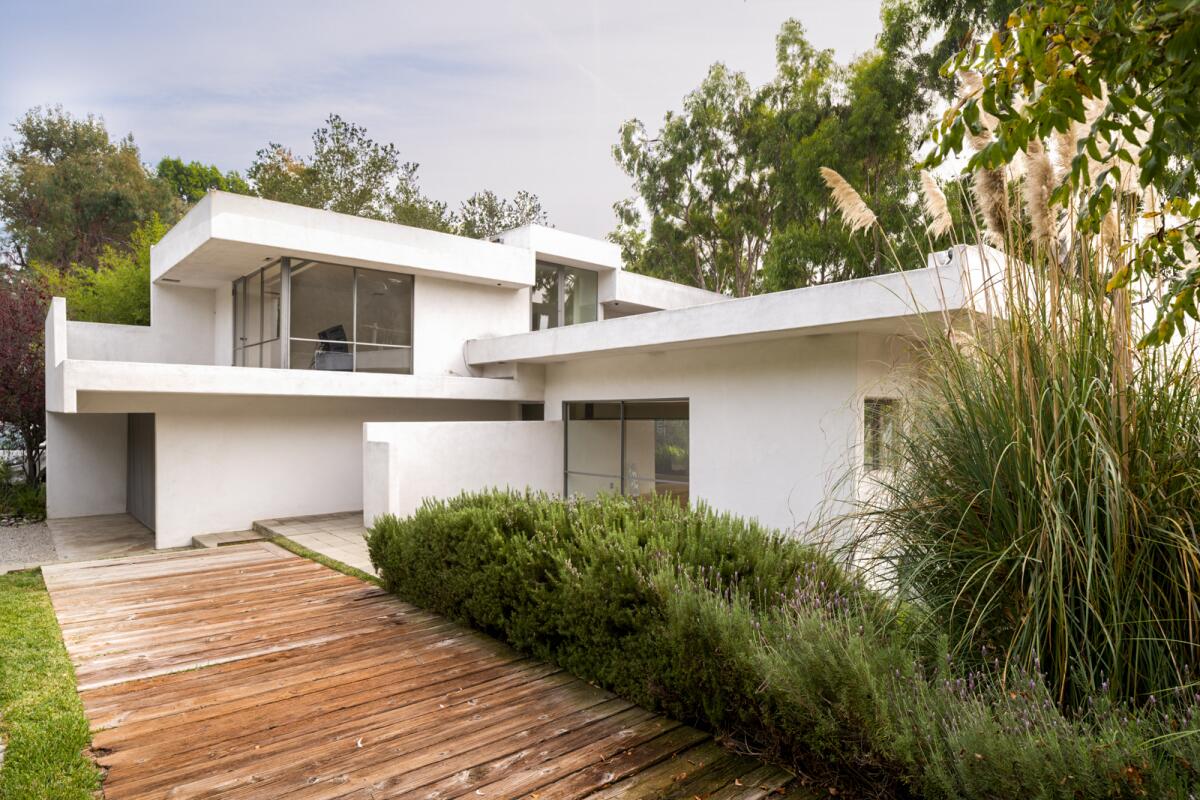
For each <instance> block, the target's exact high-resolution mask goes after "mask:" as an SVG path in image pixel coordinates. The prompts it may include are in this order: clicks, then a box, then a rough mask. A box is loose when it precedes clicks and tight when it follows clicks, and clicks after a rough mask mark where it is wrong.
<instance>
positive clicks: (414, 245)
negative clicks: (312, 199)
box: [150, 191, 534, 289]
mask: <svg viewBox="0 0 1200 800" xmlns="http://www.w3.org/2000/svg"><path fill="white" fill-rule="evenodd" d="M281 256H289V257H292V258H301V259H311V260H314V261H328V262H331V263H336V264H346V265H349V266H355V267H366V268H370V269H379V270H385V271H394V272H406V273H410V274H415V275H431V276H436V277H440V278H448V279H451V280H460V281H467V282H471V283H481V284H488V285H493V286H507V287H510V288H514V289H516V288H521V287H526V286H531V285H533V280H534V256H533V253H532V252H531V251H530V250H528V249H524V248H521V247H511V246H507V245H504V244H498V243H496V242H486V241H481V240H479V239H470V238H467V237H465V236H454V235H452V234H448V233H439V232H437V231H428V230H423V229H421V228H411V227H409V226H407V225H396V224H393V223H390V222H380V221H378V220H373V219H365V218H363V217H355V216H351V215H349V214H338V213H335V212H332V211H324V210H321V209H314V208H306V207H304V206H295V205H290V204H288V203H277V202H274V201H271V200H263V199H261V198H258V197H246V196H244V195H237V194H229V193H228V192H218V191H212V192H209V193H208V194H206V195H205V196H204V198H203V199H201V200H200V202H199V203H197V204H196V205H195V206H194V207H193V208H192V209H191V210H190V211H188V213H187V215H185V216H184V218H183V219H182V220H180V221H179V223H178V224H176V225H175V227H173V228H171V230H169V231H168V232H167V234H166V236H164V237H163V238H162V241H160V242H159V243H158V244H157V245H155V246H154V248H153V249H152V250H151V254H150V276H151V280H153V281H155V282H166V283H179V284H182V285H184V286H194V287H202V288H218V287H221V286H225V285H228V284H229V283H230V282H231V281H233V280H235V279H237V278H240V277H241V276H243V275H246V274H248V273H250V272H253V271H254V270H256V269H258V268H259V267H261V266H263V265H264V264H266V263H267V262H270V261H273V260H275V259H277V258H279V257H281Z"/></svg>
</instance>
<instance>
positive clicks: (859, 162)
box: [612, 20, 926, 296]
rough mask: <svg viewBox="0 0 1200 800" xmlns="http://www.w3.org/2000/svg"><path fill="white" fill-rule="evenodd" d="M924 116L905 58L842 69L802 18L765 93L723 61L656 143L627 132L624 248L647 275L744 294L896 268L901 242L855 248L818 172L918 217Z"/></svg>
mask: <svg viewBox="0 0 1200 800" xmlns="http://www.w3.org/2000/svg"><path fill="white" fill-rule="evenodd" d="M925 108H926V105H925V103H924V102H923V101H922V100H921V99H920V94H919V91H918V87H917V81H916V76H915V74H914V72H913V71H912V70H911V69H910V68H908V66H907V65H906V64H905V62H903V61H902V60H901V59H900V58H898V56H897V54H896V53H895V52H892V51H890V50H884V49H880V50H875V51H872V52H870V53H868V54H866V55H864V56H863V57H861V58H859V59H858V60H856V61H855V62H853V63H852V64H850V65H849V66H840V65H838V64H837V63H836V62H835V60H834V57H833V53H832V51H830V50H821V49H818V48H816V47H814V46H813V45H812V43H811V42H810V41H809V40H808V39H807V37H806V36H805V33H804V28H803V26H802V25H801V24H800V23H799V22H798V21H796V20H789V21H788V22H786V23H784V25H783V27H782V28H781V30H780V32H779V35H778V37H777V38H776V76H775V77H774V79H773V80H771V81H769V82H767V83H766V84H764V85H762V86H758V87H754V86H751V85H750V83H749V81H748V80H747V79H746V76H745V75H744V74H743V73H740V72H737V71H734V70H731V69H730V68H729V67H727V66H726V65H724V64H714V65H713V66H712V67H711V68H710V69H709V72H708V75H707V76H706V77H705V79H704V81H703V82H702V83H701V84H700V86H699V87H698V88H697V89H695V90H694V91H693V92H691V93H690V94H689V95H688V96H687V97H685V98H684V101H683V107H682V110H681V111H680V112H668V113H667V114H666V116H665V117H664V119H663V123H662V126H661V128H659V129H658V130H657V131H656V132H653V133H651V132H650V131H649V130H648V129H647V126H646V125H645V124H644V123H643V122H641V121H640V120H636V119H634V120H629V121H628V122H626V123H625V124H624V125H623V126H622V128H621V131H620V139H619V141H618V143H617V145H616V146H615V147H614V148H613V154H614V157H615V158H616V160H617V163H618V164H619V165H620V166H621V167H622V169H623V170H624V171H625V172H626V173H627V174H628V175H629V176H630V178H631V179H632V180H633V186H634V190H635V192H636V197H634V198H630V199H627V200H624V201H622V202H620V203H618V204H617V205H616V206H615V210H616V212H617V215H618V220H619V225H618V228H617V230H616V231H614V232H613V234H612V238H613V240H614V241H616V242H618V243H619V244H620V245H621V246H622V249H623V251H624V255H625V258H626V261H627V262H628V263H629V264H630V265H631V267H632V268H634V269H637V270H641V271H643V272H647V273H649V274H653V275H658V276H660V277H664V278H669V279H672V280H677V281H684V282H687V283H691V284H694V285H696V286H700V287H703V288H706V289H710V290H714V291H720V292H725V293H728V294H732V295H735V296H744V295H748V294H753V293H756V292H760V291H772V290H778V289H790V288H795V287H799V286H807V285H811V284H815V283H824V282H828V281H833V280H842V279H845V278H848V277H856V276H860V275H868V274H873V273H876V272H879V271H882V270H885V269H890V268H891V266H890V265H891V264H892V263H893V262H892V260H890V259H886V258H884V257H883V253H884V252H885V251H887V250H891V249H894V248H896V247H897V244H896V243H892V242H887V241H884V240H883V239H882V238H880V239H879V240H878V241H876V242H875V243H874V245H872V246H870V247H863V246H862V245H861V243H859V242H857V241H855V240H852V239H851V238H850V237H848V236H847V234H846V232H845V231H844V229H843V228H842V226H841V225H840V224H838V223H837V222H836V220H835V219H834V216H833V210H832V207H831V205H830V201H829V198H828V195H827V193H826V192H825V190H824V187H823V186H822V185H821V183H820V179H819V176H818V172H817V170H818V168H819V167H820V166H822V165H835V166H837V167H838V168H839V169H840V170H842V171H843V172H844V173H845V174H847V175H848V176H853V178H852V180H856V182H857V184H858V185H860V186H862V187H864V194H865V195H866V196H867V197H868V199H869V201H870V202H871V203H872V204H873V206H874V207H877V208H879V209H881V210H882V213H883V214H885V215H887V220H888V221H892V217H896V218H902V217H903V216H904V215H906V214H909V213H913V211H914V209H915V194H914V192H913V188H914V181H915V172H914V171H913V170H911V169H908V168H907V167H909V166H910V165H911V164H912V161H913V156H912V152H913V147H914V145H915V142H916V131H917V130H919V126H918V124H917V120H918V119H919V118H920V116H921V114H922V112H923V111H924V110H925ZM880 237H882V234H880Z"/></svg>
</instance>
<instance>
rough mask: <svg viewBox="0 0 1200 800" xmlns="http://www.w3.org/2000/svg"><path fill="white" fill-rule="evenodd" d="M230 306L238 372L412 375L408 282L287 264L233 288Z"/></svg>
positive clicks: (308, 264)
mask: <svg viewBox="0 0 1200 800" xmlns="http://www.w3.org/2000/svg"><path fill="white" fill-rule="evenodd" d="M233 306H234V358H233V363H234V364H235V365H237V366H247V367H258V366H263V367H281V368H285V369H286V368H291V369H319V370H332V371H339V372H351V371H358V372H393V373H411V372H412V327H413V277H412V276H411V275H401V274H397V273H391V272H381V271H378V270H369V269H360V268H357V267H346V266H341V265H338V264H324V263H319V262H315V261H301V260H298V259H282V260H281V261H280V262H276V263H274V264H271V265H269V266H267V267H265V268H264V269H262V270H260V271H259V272H256V273H254V274H253V275H248V276H246V277H245V278H241V279H239V280H238V281H236V282H235V283H234V287H233ZM281 344H283V345H286V346H283V347H281Z"/></svg>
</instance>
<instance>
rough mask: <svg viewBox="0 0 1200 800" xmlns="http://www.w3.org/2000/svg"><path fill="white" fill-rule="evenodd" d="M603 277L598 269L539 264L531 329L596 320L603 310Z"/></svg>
mask: <svg viewBox="0 0 1200 800" xmlns="http://www.w3.org/2000/svg"><path fill="white" fill-rule="evenodd" d="M598 289H599V277H598V276H597V275H596V273H595V272H593V271H591V270H587V269H577V268H575V267H565V266H562V265H560V264H548V263H546V262H544V261H539V262H538V263H537V267H536V271H535V274H534V284H533V291H532V294H531V296H532V319H531V321H530V329H531V330H535V331H543V330H547V329H548V328H557V327H559V326H560V325H576V324H578V323H580V322H595V321H596V319H597V316H598V310H599V292H598Z"/></svg>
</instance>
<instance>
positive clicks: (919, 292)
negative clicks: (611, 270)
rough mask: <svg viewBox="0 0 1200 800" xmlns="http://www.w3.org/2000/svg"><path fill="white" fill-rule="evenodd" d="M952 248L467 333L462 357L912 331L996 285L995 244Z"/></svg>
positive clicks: (483, 359) (582, 353)
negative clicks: (752, 291) (733, 295)
mask: <svg viewBox="0 0 1200 800" xmlns="http://www.w3.org/2000/svg"><path fill="white" fill-rule="evenodd" d="M950 252H951V255H949V256H945V258H946V263H943V264H941V265H938V266H930V267H925V268H923V269H916V270H909V271H906V272H896V273H891V274H888V275H881V276H876V277H869V278H860V279H858V280H851V281H843V282H840V283H830V284H823V285H820V286H811V287H807V288H804V289H794V290H791V291H786V292H773V293H770V294H762V295H756V296H753V297H743V298H737V299H729V300H725V301H723V302H714V303H709V304H706V305H699V306H691V307H688V308H677V309H670V310H665V311H654V312H651V313H647V314H639V315H636V316H630V317H620V318H617V319H610V320H603V321H600V322H590V323H585V324H581V325H569V326H565V327H561V328H551V329H550V330H545V331H532V332H529V333H519V334H513V335H509V336H497V337H492V338H487V339H473V340H471V341H468V342H467V343H466V348H465V353H466V360H467V363H469V364H472V365H475V366H480V365H484V364H499V363H508V362H532V363H538V362H554V361H567V360H573V359H579V358H586V357H590V356H604V355H612V354H616V353H624V352H637V351H653V350H669V349H680V348H687V347H700V346H706V345H711V344H720V343H726V342H736V341H751V340H754V339H770V338H781V337H787V336H798V335H803V336H807V335H817V334H822V333H835V332H854V331H861V332H877V333H920V320H921V319H922V318H923V317H926V316H928V315H930V314H942V313H947V312H956V311H962V310H976V311H984V310H986V309H985V308H984V307H983V304H984V302H985V298H984V297H983V295H985V294H989V293H991V292H994V290H995V285H996V282H997V278H998V272H997V267H998V266H999V262H998V261H997V259H996V258H994V257H992V256H990V255H987V253H993V254H995V255H996V256H999V254H996V253H995V251H991V250H986V249H985V248H967V247H958V248H955V249H954V250H952V251H950ZM942 255H943V256H944V255H945V254H942ZM1002 258H1003V257H1002V256H1000V259H1002ZM931 260H932V259H931ZM985 265H986V269H985Z"/></svg>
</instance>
